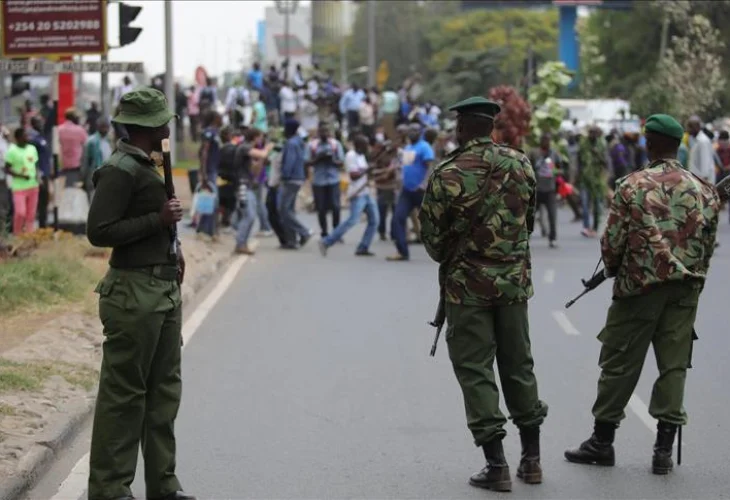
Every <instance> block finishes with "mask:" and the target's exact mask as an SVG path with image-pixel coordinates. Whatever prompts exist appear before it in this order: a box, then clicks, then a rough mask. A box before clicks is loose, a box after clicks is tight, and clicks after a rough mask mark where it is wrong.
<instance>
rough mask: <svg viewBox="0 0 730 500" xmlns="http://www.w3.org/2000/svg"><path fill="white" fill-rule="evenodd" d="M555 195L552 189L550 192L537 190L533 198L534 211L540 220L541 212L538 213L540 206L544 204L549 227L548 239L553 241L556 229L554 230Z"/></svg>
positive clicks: (555, 213)
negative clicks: (534, 202) (534, 201)
mask: <svg viewBox="0 0 730 500" xmlns="http://www.w3.org/2000/svg"><path fill="white" fill-rule="evenodd" d="M555 197H556V193H555V191H552V192H540V191H538V192H537V193H536V195H535V198H536V199H537V204H536V206H535V211H536V212H537V213H538V214H539V216H540V220H542V214H540V208H541V207H542V206H543V205H544V206H545V208H547V213H548V225H549V228H550V232H549V234H548V239H549V240H550V241H555V240H556V239H557V230H556V217H557V200H556V198H555Z"/></svg>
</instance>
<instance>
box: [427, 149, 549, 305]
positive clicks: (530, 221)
mask: <svg viewBox="0 0 730 500" xmlns="http://www.w3.org/2000/svg"><path fill="white" fill-rule="evenodd" d="M492 164H494V168H493V169H492V173H491V176H490V178H489V180H488V182H489V183H490V186H489V188H488V189H487V191H486V193H487V194H486V196H487V197H486V200H485V202H484V203H483V205H482V208H481V211H480V212H479V215H478V216H477V218H476V220H475V223H474V227H473V228H471V232H470V234H468V235H467V240H466V241H465V245H464V247H463V249H462V252H461V255H457V256H456V257H455V258H454V259H453V262H451V263H450V264H448V266H447V267H446V266H445V264H447V263H448V261H449V259H450V257H451V256H450V255H449V253H450V252H452V251H453V250H454V248H455V247H456V245H457V242H458V240H459V235H460V234H462V233H463V232H464V231H467V230H468V226H469V223H470V219H471V214H472V210H473V207H474V205H475V204H477V198H478V195H479V192H480V190H481V188H482V186H483V182H484V179H485V177H486V176H487V174H488V173H489V170H490V165H492ZM419 218H420V221H421V239H422V240H423V243H424V245H425V247H426V251H427V252H428V254H429V255H430V256H431V258H432V259H433V260H435V261H436V262H438V263H439V264H441V265H442V266H441V269H440V271H439V276H440V278H441V281H442V286H444V290H445V298H446V301H447V302H450V303H454V304H464V305H474V306H489V305H507V304H512V303H517V302H524V301H526V300H527V299H529V298H530V297H532V294H533V290H532V279H531V263H530V245H529V237H530V234H531V233H532V229H533V226H534V222H535V174H534V172H533V169H532V166H531V165H530V162H529V160H528V159H527V157H526V156H525V155H524V154H523V153H522V152H520V151H517V150H515V149H512V148H510V147H508V146H502V145H495V144H493V143H492V141H491V140H490V139H489V138H484V139H476V140H473V141H470V142H469V143H467V144H466V145H465V146H464V147H462V148H459V149H457V150H456V151H454V152H453V153H452V154H451V155H450V156H448V157H447V158H446V159H445V160H444V162H443V163H441V164H440V165H439V166H438V167H436V169H435V170H434V172H433V173H432V174H431V177H430V179H429V183H428V188H427V189H426V194H425V196H424V199H423V205H422V206H421V211H420V215H419Z"/></svg>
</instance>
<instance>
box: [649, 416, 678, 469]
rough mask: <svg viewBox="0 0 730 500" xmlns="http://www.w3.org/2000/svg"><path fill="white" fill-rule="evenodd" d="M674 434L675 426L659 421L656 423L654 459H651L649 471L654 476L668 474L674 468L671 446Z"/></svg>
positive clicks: (675, 431)
mask: <svg viewBox="0 0 730 500" xmlns="http://www.w3.org/2000/svg"><path fill="white" fill-rule="evenodd" d="M676 434H677V425H675V424H668V423H666V422H661V421H660V422H658V423H657V426H656V442H655V443H654V457H653V458H652V459H651V471H652V472H653V473H654V474H660V475H664V474H669V473H670V472H671V470H672V469H673V468H674V462H672V445H673V444H674V437H675V436H676Z"/></svg>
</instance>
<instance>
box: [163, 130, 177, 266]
mask: <svg viewBox="0 0 730 500" xmlns="http://www.w3.org/2000/svg"><path fill="white" fill-rule="evenodd" d="M162 171H163V172H164V174H165V191H166V192H167V199H168V200H171V199H173V198H175V184H173V182H172V159H171V157H170V139H162ZM170 257H171V258H173V259H174V260H175V261H177V224H173V225H172V226H170Z"/></svg>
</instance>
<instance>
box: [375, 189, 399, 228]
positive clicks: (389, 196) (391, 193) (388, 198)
mask: <svg viewBox="0 0 730 500" xmlns="http://www.w3.org/2000/svg"><path fill="white" fill-rule="evenodd" d="M394 209H395V190H394V189H378V212H379V213H380V224H378V234H380V236H381V238H385V228H386V227H387V225H388V212H392V211H393V210H394Z"/></svg>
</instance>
